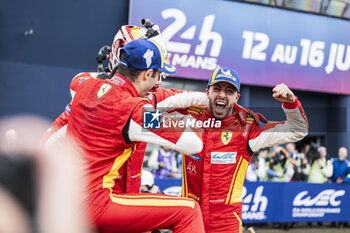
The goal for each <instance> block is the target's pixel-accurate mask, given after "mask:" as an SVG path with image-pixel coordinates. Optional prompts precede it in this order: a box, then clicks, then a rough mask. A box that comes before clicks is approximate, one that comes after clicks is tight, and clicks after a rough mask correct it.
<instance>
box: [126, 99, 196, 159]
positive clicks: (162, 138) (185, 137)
mask: <svg viewBox="0 0 350 233" xmlns="http://www.w3.org/2000/svg"><path fill="white" fill-rule="evenodd" d="M149 106H150V105H149ZM143 111H144V110H143V106H141V105H140V106H137V107H136V109H135V110H134V112H133V114H132V116H131V119H130V123H129V130H128V137H129V140H130V141H143V142H147V143H152V144H156V145H161V146H166V147H169V148H171V149H173V150H177V151H180V152H183V153H186V154H195V153H199V152H200V151H201V150H202V148H203V142H202V138H201V133H200V132H197V131H196V129H193V128H191V127H178V126H174V125H172V124H170V123H169V125H168V126H167V127H164V125H163V121H161V127H160V129H144V128H143ZM185 117H192V116H185ZM183 120H184V122H185V121H186V119H183Z"/></svg>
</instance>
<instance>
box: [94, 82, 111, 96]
mask: <svg viewBox="0 0 350 233" xmlns="http://www.w3.org/2000/svg"><path fill="white" fill-rule="evenodd" d="M111 88H112V85H111V84H108V83H104V84H102V86H101V87H100V90H98V92H97V99H98V98H100V97H102V96H103V95H104V94H106V93H107V92H108V91H109V90H110V89H111Z"/></svg>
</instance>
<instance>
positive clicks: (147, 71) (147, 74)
mask: <svg viewBox="0 0 350 233" xmlns="http://www.w3.org/2000/svg"><path fill="white" fill-rule="evenodd" d="M153 72H154V71H153V69H150V70H146V72H145V77H146V78H147V79H149V78H152V76H153Z"/></svg>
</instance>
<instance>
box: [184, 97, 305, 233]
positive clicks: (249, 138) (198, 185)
mask: <svg viewBox="0 0 350 233" xmlns="http://www.w3.org/2000/svg"><path fill="white" fill-rule="evenodd" d="M237 108H239V106H237V105H235V106H234V109H235V110H236V112H237V110H238V109H237ZM283 110H284V112H285V114H286V116H287V120H286V121H283V122H272V121H266V120H265V119H263V118H260V119H259V124H256V121H255V120H254V118H252V117H251V115H249V114H248V115H247V119H246V120H247V124H246V125H244V126H242V125H241V124H239V120H238V118H237V115H236V114H231V115H229V116H227V117H225V118H224V119H223V120H221V125H220V126H219V127H216V128H215V127H211V128H204V133H203V135H202V139H203V145H204V147H203V150H202V151H201V152H200V153H197V154H186V155H184V156H183V186H182V196H184V197H190V198H193V199H195V200H197V201H198V203H200V206H201V209H202V214H203V220H204V225H205V230H206V233H214V232H218V233H219V232H220V233H222V232H225V233H228V232H235V233H238V232H241V231H242V189H243V183H244V179H245V174H246V170H247V167H248V165H249V163H250V160H251V156H252V154H253V152H256V151H258V150H259V149H260V148H263V147H269V146H273V145H279V144H283V143H287V142H296V141H298V140H301V139H302V138H303V137H305V136H306V135H307V132H308V122H307V119H306V116H305V113H304V110H303V108H302V106H301V104H300V102H299V101H298V99H296V100H295V102H294V103H284V104H283ZM178 112H180V113H182V114H191V115H192V116H194V117H195V118H196V119H197V120H200V121H203V122H204V121H206V120H208V119H211V118H213V116H212V114H211V113H210V111H209V110H208V109H207V110H205V111H199V110H196V109H193V108H189V109H187V110H178Z"/></svg>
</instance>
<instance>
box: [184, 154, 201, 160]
mask: <svg viewBox="0 0 350 233" xmlns="http://www.w3.org/2000/svg"><path fill="white" fill-rule="evenodd" d="M187 156H188V157H190V158H192V159H194V160H197V161H201V160H202V157H200V156H199V155H194V154H190V155H187Z"/></svg>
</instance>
